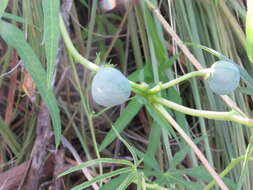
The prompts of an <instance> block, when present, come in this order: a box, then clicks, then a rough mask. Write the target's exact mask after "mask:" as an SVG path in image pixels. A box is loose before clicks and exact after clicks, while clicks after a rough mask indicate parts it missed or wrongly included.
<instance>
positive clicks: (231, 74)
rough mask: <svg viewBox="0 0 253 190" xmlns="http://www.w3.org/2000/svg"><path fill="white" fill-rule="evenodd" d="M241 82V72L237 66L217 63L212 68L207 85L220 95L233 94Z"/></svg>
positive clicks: (229, 63) (225, 62) (228, 63)
mask: <svg viewBox="0 0 253 190" xmlns="http://www.w3.org/2000/svg"><path fill="white" fill-rule="evenodd" d="M239 82H240V71H239V69H238V67H237V66H236V64H234V63H232V62H228V61H217V62H215V63H214V64H213V65H212V66H211V71H210V75H209V77H208V79H207V83H208V85H209V87H210V89H211V90H212V91H213V92H214V93H216V94H219V95H225V94H229V93H231V92H233V91H234V90H235V89H236V88H237V87H238V86H239Z"/></svg>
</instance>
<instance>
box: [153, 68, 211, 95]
mask: <svg viewBox="0 0 253 190" xmlns="http://www.w3.org/2000/svg"><path fill="white" fill-rule="evenodd" d="M209 70H210V69H202V70H200V71H193V72H190V73H188V74H185V75H183V76H181V77H179V78H176V79H174V80H171V81H169V82H166V83H164V84H158V85H156V86H155V87H154V88H152V89H151V90H150V93H151V94H156V93H158V92H160V91H161V90H164V89H166V88H170V87H172V86H175V85H176V84H178V83H180V82H182V81H185V80H187V79H190V78H192V77H197V76H207V74H208V72H209Z"/></svg>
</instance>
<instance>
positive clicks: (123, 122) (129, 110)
mask: <svg viewBox="0 0 253 190" xmlns="http://www.w3.org/2000/svg"><path fill="white" fill-rule="evenodd" d="M141 107H142V104H140V103H139V102H138V101H137V100H136V99H135V98H134V99H133V100H132V101H131V102H130V103H128V105H127V107H126V109H125V110H124V112H123V113H122V115H121V116H120V117H119V118H118V119H117V121H116V122H115V124H114V125H113V126H114V127H115V128H116V129H117V131H118V133H120V132H121V131H122V130H123V129H124V128H125V127H126V126H127V124H128V123H129V122H130V121H131V120H132V119H133V118H134V116H135V115H136V114H137V113H138V112H139V110H140V109H141ZM116 137H117V135H116V134H115V132H114V131H113V129H111V130H110V131H109V132H108V133H107V135H106V137H105V139H104V141H103V142H102V144H101V145H100V147H99V150H100V151H101V150H103V149H104V148H105V147H107V146H108V145H109V144H110V143H111V142H112V141H113V140H114V139H115V138H116Z"/></svg>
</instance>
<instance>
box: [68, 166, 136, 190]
mask: <svg viewBox="0 0 253 190" xmlns="http://www.w3.org/2000/svg"><path fill="white" fill-rule="evenodd" d="M132 171H133V168H121V169H118V170H115V171H112V172H109V173H105V174H104V175H100V176H97V177H95V178H93V179H92V180H90V181H87V182H84V183H82V184H80V185H77V186H75V187H74V188H72V189H71V190H81V189H85V188H86V187H89V186H90V185H91V184H93V183H96V182H99V181H101V180H103V179H106V178H109V177H113V176H116V175H119V174H124V173H130V172H132Z"/></svg>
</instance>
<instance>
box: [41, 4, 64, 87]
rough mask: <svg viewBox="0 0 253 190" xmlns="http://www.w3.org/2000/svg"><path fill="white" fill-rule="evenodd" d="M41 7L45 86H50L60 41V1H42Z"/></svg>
mask: <svg viewBox="0 0 253 190" xmlns="http://www.w3.org/2000/svg"><path fill="white" fill-rule="evenodd" d="M42 5H43V14H44V42H45V51H46V58H47V85H48V86H51V82H52V77H53V73H54V68H55V59H56V54H57V48H58V45H59V39H60V30H59V12H60V0H54V1H51V0H43V1H42Z"/></svg>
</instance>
